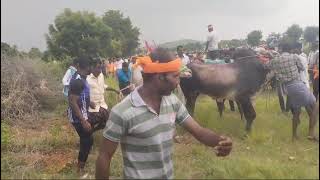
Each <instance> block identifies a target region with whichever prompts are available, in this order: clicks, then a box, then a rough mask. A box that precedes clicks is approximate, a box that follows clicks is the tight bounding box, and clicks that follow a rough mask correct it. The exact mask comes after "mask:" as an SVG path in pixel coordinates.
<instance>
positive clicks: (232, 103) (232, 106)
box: [229, 100, 235, 111]
mask: <svg viewBox="0 0 320 180" xmlns="http://www.w3.org/2000/svg"><path fill="white" fill-rule="evenodd" d="M229 105H230V110H231V111H235V109H234V102H233V101H232V100H229Z"/></svg>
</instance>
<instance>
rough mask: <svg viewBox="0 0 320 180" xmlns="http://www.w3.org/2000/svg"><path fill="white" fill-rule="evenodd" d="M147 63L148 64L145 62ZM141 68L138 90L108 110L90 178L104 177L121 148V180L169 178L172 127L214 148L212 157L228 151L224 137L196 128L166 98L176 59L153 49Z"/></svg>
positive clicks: (179, 105)
mask: <svg viewBox="0 0 320 180" xmlns="http://www.w3.org/2000/svg"><path fill="white" fill-rule="evenodd" d="M147 60H148V59H147ZM147 60H146V61H145V62H143V63H142V67H143V72H144V73H143V81H144V83H143V85H142V86H140V87H138V88H136V89H135V90H134V91H133V92H132V93H131V94H130V95H128V96H127V97H126V98H125V99H124V100H123V101H122V102H121V103H119V104H117V105H116V106H115V107H114V108H112V110H111V113H110V116H109V120H108V122H107V124H106V127H105V129H104V132H103V136H104V139H103V141H102V144H101V147H100V148H101V149H100V154H99V156H98V159H97V162H96V178H97V179H101V178H108V177H109V168H110V162H111V158H112V156H113V154H114V152H115V150H116V148H117V146H118V143H120V144H121V150H122V156H123V163H124V178H125V179H172V178H173V163H172V150H173V149H172V147H173V135H174V129H175V124H179V125H181V126H182V127H184V128H185V129H186V130H187V131H189V132H190V133H191V134H192V135H193V136H194V137H195V138H196V139H197V140H199V141H200V142H201V143H203V144H205V145H208V146H211V147H216V149H217V155H218V156H226V155H228V154H229V153H230V151H231V149H232V141H231V139H230V138H228V137H224V136H220V135H217V134H216V133H214V132H212V131H211V130H209V129H206V128H203V127H201V126H200V125H199V124H198V123H197V122H196V121H195V120H194V119H193V118H192V117H191V116H190V115H189V113H188V111H187V110H186V108H185V106H184V105H183V104H182V103H181V101H180V100H179V99H178V98H177V97H176V96H175V95H174V94H172V91H173V90H174V89H175V88H176V87H177V85H178V84H179V81H180V80H179V75H180V74H179V69H180V67H181V60H180V59H179V58H177V59H176V58H175V57H174V54H172V53H171V52H169V51H167V50H166V49H162V48H158V49H156V50H154V51H153V52H152V53H151V55H150V57H149V60H150V62H149V63H147Z"/></svg>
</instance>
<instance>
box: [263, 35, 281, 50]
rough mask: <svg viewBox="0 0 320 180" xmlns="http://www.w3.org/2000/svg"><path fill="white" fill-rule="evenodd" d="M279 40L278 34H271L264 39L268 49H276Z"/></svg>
mask: <svg viewBox="0 0 320 180" xmlns="http://www.w3.org/2000/svg"><path fill="white" fill-rule="evenodd" d="M280 38H281V34H280V33H275V32H272V33H271V34H269V35H268V37H267V39H266V43H267V45H268V46H269V47H277V46H278V44H279V41H280Z"/></svg>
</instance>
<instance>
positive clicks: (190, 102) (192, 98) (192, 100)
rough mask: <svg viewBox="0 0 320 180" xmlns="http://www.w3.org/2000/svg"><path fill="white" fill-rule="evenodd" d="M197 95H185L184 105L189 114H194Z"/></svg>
mask: <svg viewBox="0 0 320 180" xmlns="http://www.w3.org/2000/svg"><path fill="white" fill-rule="evenodd" d="M198 95H199V93H190V94H189V95H188V96H186V100H187V102H186V107H187V110H188V112H189V113H190V115H191V116H193V114H194V107H195V105H196V100H197V97H198Z"/></svg>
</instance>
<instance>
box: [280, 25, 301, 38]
mask: <svg viewBox="0 0 320 180" xmlns="http://www.w3.org/2000/svg"><path fill="white" fill-rule="evenodd" d="M302 33H303V29H302V28H301V27H300V26H299V25H298V24H293V25H292V26H290V27H289V28H288V29H287V31H286V32H285V34H284V36H287V38H288V40H289V41H290V42H298V41H299V40H300V38H301V35H302Z"/></svg>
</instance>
